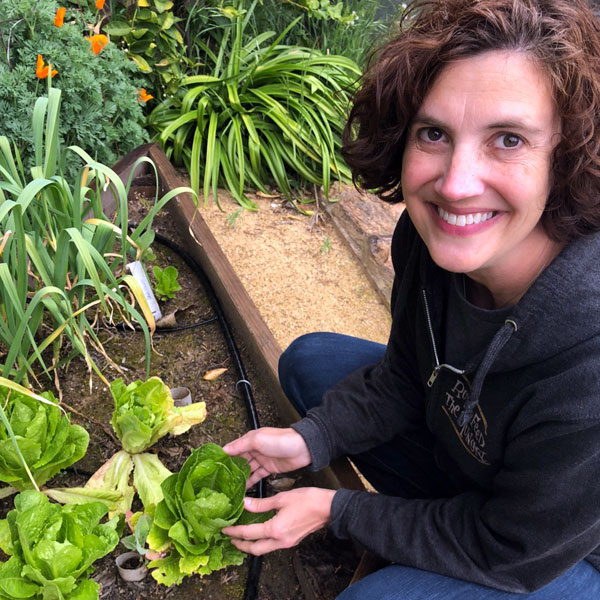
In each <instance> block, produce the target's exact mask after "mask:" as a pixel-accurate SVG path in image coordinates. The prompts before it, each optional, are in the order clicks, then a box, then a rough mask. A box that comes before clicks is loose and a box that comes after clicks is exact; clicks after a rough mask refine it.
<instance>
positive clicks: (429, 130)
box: [418, 127, 444, 142]
mask: <svg viewBox="0 0 600 600" xmlns="http://www.w3.org/2000/svg"><path fill="white" fill-rule="evenodd" d="M418 136H419V139H421V140H423V141H424V142H439V141H440V140H441V139H442V138H443V137H444V133H443V132H442V130H441V129H438V128H437V127H423V129H420V130H419V132H418Z"/></svg>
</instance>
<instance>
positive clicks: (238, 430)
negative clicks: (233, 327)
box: [0, 195, 358, 600]
mask: <svg viewBox="0 0 600 600" xmlns="http://www.w3.org/2000/svg"><path fill="white" fill-rule="evenodd" d="M146 205H147V202H146V201H145V200H144V199H143V198H141V197H140V196H139V195H133V196H132V197H131V199H130V210H131V211H132V215H131V220H132V221H136V220H137V219H138V218H140V213H141V212H143V210H144V206H146ZM155 231H157V232H158V233H160V234H162V235H164V236H165V237H168V238H169V239H172V240H173V241H175V242H178V241H179V239H178V235H177V232H176V231H174V230H173V228H172V223H171V220H170V218H169V216H168V215H166V214H162V215H159V218H158V219H157V221H156V223H155ZM153 249H154V252H155V254H156V256H157V262H156V263H155V264H158V265H160V266H162V267H164V266H166V265H167V264H172V265H174V266H175V267H176V268H177V269H178V271H179V283H180V285H181V286H182V290H181V291H179V292H177V293H176V296H175V298H174V299H173V300H168V301H166V302H161V303H160V307H161V311H162V312H163V314H168V313H171V312H174V311H175V314H176V319H177V325H179V326H181V325H187V324H194V323H198V322H200V321H204V320H207V319H210V318H212V317H213V316H214V313H213V310H212V307H211V305H210V302H209V300H208V298H207V296H206V292H205V290H204V289H203V288H202V285H201V284H200V283H199V280H198V278H197V277H196V275H195V274H194V273H193V272H192V271H191V269H189V268H188V266H187V265H186V264H185V263H184V262H183V261H182V259H181V258H180V257H179V256H178V255H177V254H175V253H174V252H173V251H171V250H168V249H166V248H165V247H164V246H163V247H161V246H160V245H158V244H155V245H154V246H153ZM150 277H151V275H150ZM99 337H100V340H101V342H102V344H103V346H104V349H105V350H106V353H107V354H108V356H110V357H111V359H112V360H113V361H114V363H115V366H111V364H110V363H109V362H108V361H107V360H106V359H105V358H104V357H103V356H102V355H101V354H99V353H98V354H94V355H93V358H94V360H95V361H96V362H97V364H98V365H99V366H100V368H101V369H102V371H103V373H104V375H105V376H106V377H107V379H108V380H109V381H112V380H113V379H115V378H117V377H123V379H124V380H125V383H130V382H131V381H134V380H136V379H144V378H145V373H144V339H143V334H142V333H139V332H134V331H126V332H122V331H118V330H116V329H114V328H103V329H100V331H99ZM153 343H154V352H153V353H152V359H151V375H157V376H159V377H161V378H162V379H163V381H165V383H166V384H167V385H169V386H170V387H175V386H186V387H188V388H189V389H190V390H191V393H192V398H193V401H196V402H197V401H204V402H206V409H207V418H206V420H205V421H204V423H202V424H200V425H197V426H195V427H193V428H192V429H191V430H190V431H188V432H187V433H185V434H182V435H179V436H166V437H164V438H163V439H161V440H160V441H159V442H158V443H157V444H155V446H153V448H152V451H153V452H156V453H157V454H158V456H159V457H160V459H161V460H162V462H163V463H164V464H165V465H166V466H167V468H169V469H170V470H171V471H176V470H178V469H179V468H180V467H181V465H182V464H183V462H184V461H185V459H186V458H187V457H188V456H189V454H190V451H191V450H192V449H193V448H196V447H198V446H199V445H201V444H204V443H206V442H213V443H216V444H219V445H222V444H225V443H226V442H228V441H230V440H232V439H234V438H236V437H238V436H240V435H242V434H243V433H244V432H245V431H247V429H248V428H249V426H250V425H249V422H250V421H249V418H248V414H247V409H246V406H245V403H244V400H243V399H242V397H241V396H240V394H239V393H238V392H237V391H236V382H237V381H238V379H239V376H238V374H237V372H236V368H235V365H234V363H233V361H232V359H231V356H230V354H229V351H228V348H227V344H226V341H225V338H224V336H223V334H222V332H221V330H220V327H219V324H218V323H217V322H211V323H209V324H206V325H203V326H201V327H196V328H192V329H186V330H183V331H178V332H174V333H168V334H165V333H161V332H160V331H159V330H157V332H156V334H155V336H154V342H153ZM240 352H241V355H242V361H243V362H244V366H245V368H246V371H247V377H248V379H249V381H250V382H252V384H253V395H254V400H255V403H256V408H257V413H258V417H259V420H260V424H261V425H266V426H278V425H279V426H280V425H282V423H281V422H280V420H279V415H278V414H277V413H276V408H275V406H274V405H273V403H272V402H270V400H269V394H268V390H267V389H265V388H264V387H263V386H262V384H261V381H260V377H259V376H258V374H257V372H256V370H255V368H254V366H253V365H252V363H251V361H250V358H249V357H248V356H247V355H246V353H245V352H244V348H243V347H240ZM219 367H224V368H226V369H227V370H226V371H225V373H224V374H223V375H221V376H220V377H218V378H217V379H216V380H214V381H206V380H204V379H203V378H202V376H203V375H204V374H205V373H206V372H207V371H209V370H211V369H215V368H219ZM60 385H61V391H62V399H63V403H64V404H65V405H66V406H68V407H71V408H72V409H73V417H72V420H73V422H75V423H79V424H81V425H83V426H84V427H86V429H87V430H88V432H89V433H90V445H89V449H88V453H87V455H86V456H85V457H84V459H82V460H81V461H80V462H79V463H77V465H75V467H74V468H71V469H69V470H68V472H67V473H63V474H61V475H59V476H57V477H56V478H54V479H53V480H52V481H51V482H49V483H48V484H47V485H48V487H63V486H77V485H83V484H84V483H85V481H86V480H87V478H88V477H89V475H91V474H92V473H93V472H94V471H95V470H96V469H97V468H98V467H99V466H100V465H101V464H102V463H103V462H104V461H105V460H107V459H108V458H110V457H111V456H112V455H113V454H114V453H115V452H116V451H117V450H119V449H120V447H119V445H118V442H117V440H116V438H115V437H114V435H113V433H112V430H111V428H110V425H109V422H110V418H111V414H112V409H113V402H112V396H111V395H110V392H109V390H108V389H107V388H106V387H105V385H104V384H103V383H102V382H101V381H100V380H99V378H98V377H96V376H93V377H90V374H89V372H88V371H87V367H86V365H85V363H84V362H83V361H82V360H79V359H77V360H74V361H72V362H71V363H70V364H69V365H68V368H67V369H66V370H64V371H63V372H62V373H61V374H60ZM290 485H293V486H295V487H298V486H304V485H315V483H314V481H313V480H312V476H311V474H310V473H309V472H308V471H304V470H303V471H299V472H296V473H293V474H291V475H289V476H286V477H285V478H279V480H276V481H275V480H272V481H270V482H268V483H267V486H266V488H267V493H268V494H272V493H275V489H277V490H281V489H283V488H286V487H289V486H290ZM11 506H12V500H11V499H10V498H8V499H5V500H0V511H1V513H0V516H3V515H4V514H5V513H6V511H7V510H8V509H9V508H10V507H11ZM134 508H135V506H134ZM124 551H126V549H125V548H124V547H123V546H122V545H119V547H118V548H117V550H116V551H115V552H113V553H112V554H111V555H109V556H107V557H105V558H104V559H102V560H100V561H98V562H97V563H95V565H94V575H93V577H94V579H95V580H96V581H98V582H99V583H101V585H102V588H101V595H100V597H101V598H103V599H108V600H158V599H163V598H167V597H168V598H172V599H173V600H177V599H189V598H196V597H202V598H203V600H242V598H245V596H244V593H245V586H246V577H247V565H248V560H246V561H245V563H244V564H243V565H242V566H240V567H229V568H226V569H223V570H221V571H217V572H215V573H213V574H211V575H210V576H207V577H203V578H200V577H199V576H193V577H187V578H186V579H184V581H183V583H182V584H181V585H180V586H173V587H171V588H165V587H164V586H159V585H158V584H157V583H156V582H155V580H154V579H153V578H152V577H151V576H150V575H147V576H146V578H145V579H144V580H143V581H141V582H138V583H134V582H124V581H122V580H121V579H120V577H119V575H118V573H117V568H116V566H115V562H114V561H115V557H116V556H117V555H118V554H119V553H121V552H124ZM0 558H1V557H0ZM357 562H358V555H357V553H356V551H355V549H354V548H353V547H352V546H351V545H350V544H347V543H343V542H340V541H339V540H335V539H333V538H332V536H331V535H330V534H328V533H327V532H325V531H322V532H318V533H315V534H313V535H312V536H309V537H308V538H307V539H305V540H304V541H303V542H302V543H301V544H300V545H299V546H298V547H297V548H295V549H289V550H282V551H278V552H274V553H272V554H270V555H267V556H265V557H264V558H263V565H262V574H261V577H260V583H259V587H258V593H257V596H256V598H257V600H317V599H318V600H329V599H333V598H335V597H336V596H337V595H338V594H339V593H340V592H341V591H342V590H343V589H344V588H345V587H346V586H347V585H348V583H349V581H350V578H351V577H352V573H353V571H354V568H355V567H356V564H357Z"/></svg>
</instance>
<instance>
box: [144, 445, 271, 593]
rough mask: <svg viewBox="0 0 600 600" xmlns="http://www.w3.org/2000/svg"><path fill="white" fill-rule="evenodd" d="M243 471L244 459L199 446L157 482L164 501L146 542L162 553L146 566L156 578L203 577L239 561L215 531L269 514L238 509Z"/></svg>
mask: <svg viewBox="0 0 600 600" xmlns="http://www.w3.org/2000/svg"><path fill="white" fill-rule="evenodd" d="M249 475H250V466H249V465H248V462H247V461H246V459H244V458H241V457H238V456H229V455H227V454H226V453H225V452H224V451H223V449H222V448H220V447H219V446H217V445H215V444H204V445H203V446H201V447H200V448H197V449H196V450H193V451H192V453H191V455H190V456H189V458H188V459H187V460H186V461H185V463H184V464H183V466H182V467H181V470H180V471H179V473H175V474H173V475H171V476H170V477H167V478H166V479H165V480H164V481H163V483H162V486H161V487H162V490H163V495H164V500H162V502H160V503H159V504H158V506H157V507H156V511H155V513H154V521H153V524H152V528H151V530H150V533H149V534H148V537H147V540H146V541H147V543H148V546H149V547H150V549H151V550H154V551H156V552H168V554H167V555H166V556H165V557H164V558H160V559H157V560H153V561H152V562H150V563H149V565H148V566H149V567H150V568H153V569H154V570H153V571H152V576H153V577H154V579H156V581H158V582H159V583H162V584H164V585H174V584H179V583H181V582H182V581H183V578H184V577H185V576H187V575H193V574H194V573H198V574H200V575H208V574H210V573H212V572H213V571H216V570H217V569H222V568H224V567H226V566H228V565H239V564H241V563H242V561H243V558H244V555H243V554H242V553H241V552H240V551H239V550H238V549H237V548H236V547H235V546H233V544H232V543H231V541H230V538H229V537H228V536H226V535H224V534H222V533H221V529H223V527H227V526H228V525H233V524H235V523H239V522H244V521H243V520H244V519H247V521H246V522H250V521H256V520H257V519H260V517H262V518H263V519H266V518H269V517H270V516H271V514H269V513H265V514H263V515H259V516H258V517H257V516H256V515H255V514H251V513H248V512H247V511H245V510H244V496H245V492H246V480H247V478H248V476H249Z"/></svg>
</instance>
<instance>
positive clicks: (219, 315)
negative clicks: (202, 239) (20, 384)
mask: <svg viewBox="0 0 600 600" xmlns="http://www.w3.org/2000/svg"><path fill="white" fill-rule="evenodd" d="M154 239H155V241H157V242H159V243H160V244H162V245H163V246H166V247H167V248H169V249H171V250H173V252H175V253H176V254H177V255H178V256H179V257H180V258H182V259H183V261H184V262H185V263H186V264H187V266H188V267H190V269H192V270H193V271H194V273H195V275H196V277H198V279H199V280H200V283H201V284H202V286H203V288H204V290H205V292H206V295H207V296H208V301H209V302H210V304H211V307H212V309H213V311H214V313H215V315H216V319H217V320H218V321H219V325H220V326H221V331H222V333H223V336H224V337H225V341H226V342H227V347H228V349H229V353H230V354H231V357H232V359H233V362H234V363H235V367H236V370H237V373H238V376H239V380H238V381H237V383H236V384H235V389H236V390H238V392H241V396H242V398H243V399H244V400H245V402H246V408H247V410H248V417H249V420H250V424H251V427H252V429H258V428H259V420H258V414H257V412H256V405H255V403H254V396H253V394H252V384H251V383H250V382H249V381H248V377H247V375H246V370H245V368H244V364H243V362H242V357H241V356H240V352H239V350H238V347H237V344H236V343H235V339H234V338H233V335H232V333H231V329H230V327H229V323H228V322H227V319H226V317H225V313H224V312H223V309H222V308H221V304H220V303H219V299H218V298H217V295H216V294H215V290H214V288H213V286H212V284H211V282H210V280H209V279H208V277H207V276H206V273H205V272H204V269H203V268H202V266H201V265H199V264H198V262H197V261H196V259H195V258H194V257H193V256H191V255H190V254H189V253H188V252H187V251H186V250H184V249H183V248H182V247H181V246H179V245H178V244H176V243H175V242H173V241H172V240H170V239H169V238H167V237H165V236H163V235H161V234H159V233H156V234H155V236H154ZM212 320H214V319H212ZM212 320H211V322H212ZM204 323H206V321H205V322H204ZM204 323H203V324H204ZM185 327H186V326H183V328H185ZM171 329H173V330H174V331H178V330H179V329H180V328H179V327H176V328H171ZM160 331H161V333H167V330H166V329H164V328H163V329H161V330H160ZM157 332H158V330H157ZM255 488H256V495H257V496H258V497H259V498H263V497H264V493H265V489H264V483H263V481H262V480H261V481H259V482H258V484H257V485H256V486H255ZM261 569H262V556H250V558H249V562H248V577H247V578H246V590H245V592H244V598H243V600H254V599H255V598H256V595H257V593H258V582H259V579H260V572H261Z"/></svg>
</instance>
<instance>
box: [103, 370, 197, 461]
mask: <svg viewBox="0 0 600 600" xmlns="http://www.w3.org/2000/svg"><path fill="white" fill-rule="evenodd" d="M110 391H111V394H112V396H113V399H114V402H115V410H114V412H113V416H112V420H111V424H112V426H113V429H114V430H115V433H116V434H117V437H118V438H119V440H120V441H121V444H123V448H124V449H125V450H126V451H127V452H130V453H132V454H135V453H138V452H143V451H144V450H146V449H147V448H150V446H152V445H153V444H155V443H156V442H157V441H158V440H159V439H160V438H161V437H163V436H164V435H166V434H167V433H171V434H173V435H179V434H180V433H184V432H185V431H187V430H188V429H189V428H190V427H191V426H192V425H195V424H197V423H201V422H202V421H204V419H205V418H206V408H205V403H204V402H195V403H193V404H188V405H187V406H182V407H177V406H175V405H174V403H173V397H172V396H171V392H170V390H169V388H168V387H167V386H166V385H165V384H164V383H163V382H162V381H161V380H160V378H158V377H151V378H150V379H148V380H147V381H139V380H138V381H134V382H133V383H130V384H129V385H127V386H125V384H124V383H123V380H122V379H120V378H119V379H116V380H115V381H113V382H112V383H111V385H110Z"/></svg>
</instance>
